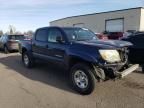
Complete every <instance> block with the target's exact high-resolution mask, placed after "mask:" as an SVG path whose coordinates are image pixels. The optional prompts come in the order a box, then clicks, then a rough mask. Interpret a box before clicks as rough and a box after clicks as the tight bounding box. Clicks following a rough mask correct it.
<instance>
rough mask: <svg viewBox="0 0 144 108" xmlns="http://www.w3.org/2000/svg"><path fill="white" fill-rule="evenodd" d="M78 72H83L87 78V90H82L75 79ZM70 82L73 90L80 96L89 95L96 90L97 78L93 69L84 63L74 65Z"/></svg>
mask: <svg viewBox="0 0 144 108" xmlns="http://www.w3.org/2000/svg"><path fill="white" fill-rule="evenodd" d="M78 70H80V71H82V72H83V73H84V74H85V75H86V76H87V79H88V84H87V86H86V87H85V88H80V87H79V86H78V84H77V83H76V81H75V78H74V77H75V74H76V73H77V71H78ZM70 82H71V85H72V87H73V89H75V90H76V91H77V92H79V93H80V94H83V95H88V94H90V93H92V92H93V90H94V88H95V83H96V78H95V76H94V74H93V69H91V68H90V67H89V66H88V65H86V64H84V63H78V64H76V65H74V66H73V67H72V69H71V72H70Z"/></svg>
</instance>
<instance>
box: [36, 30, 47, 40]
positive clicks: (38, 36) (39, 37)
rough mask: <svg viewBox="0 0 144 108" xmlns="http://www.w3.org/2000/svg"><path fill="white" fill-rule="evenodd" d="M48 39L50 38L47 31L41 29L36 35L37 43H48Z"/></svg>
mask: <svg viewBox="0 0 144 108" xmlns="http://www.w3.org/2000/svg"><path fill="white" fill-rule="evenodd" d="M47 38H48V33H47V29H40V30H38V31H37V33H36V40H37V41H42V42H47Z"/></svg>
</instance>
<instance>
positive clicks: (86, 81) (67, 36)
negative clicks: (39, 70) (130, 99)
mask: <svg viewBox="0 0 144 108" xmlns="http://www.w3.org/2000/svg"><path fill="white" fill-rule="evenodd" d="M131 45H132V44H131V43H129V42H124V41H118V40H117V41H113V40H99V39H97V38H96V36H95V34H94V33H93V32H91V31H90V30H88V29H84V28H76V27H75V28H72V27H63V28H60V27H45V28H40V29H38V30H37V31H36V33H35V35H34V37H33V39H32V40H31V41H21V42H20V44H19V48H20V53H21V54H22V62H23V63H24V65H25V66H26V67H28V68H30V67H32V66H33V65H34V63H35V61H36V60H37V59H39V60H42V61H44V60H45V61H47V62H53V63H55V64H59V65H60V66H62V67H64V68H65V69H67V70H68V71H69V74H70V78H69V80H70V82H71V84H72V87H73V88H74V89H75V90H76V91H78V92H79V93H81V94H90V93H91V92H92V91H93V90H94V88H95V83H96V81H95V80H103V81H104V80H106V79H108V78H109V79H110V78H111V79H115V78H122V77H124V76H126V75H128V74H130V73H131V72H133V71H135V70H136V69H137V68H138V65H131V66H130V65H129V64H128V62H127V60H128V58H127V55H128V54H127V52H128V50H127V47H129V46H131ZM56 67H57V65H56Z"/></svg>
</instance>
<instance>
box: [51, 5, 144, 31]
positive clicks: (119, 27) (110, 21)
mask: <svg viewBox="0 0 144 108" xmlns="http://www.w3.org/2000/svg"><path fill="white" fill-rule="evenodd" d="M50 26H61V27H66V26H68V27H72V26H73V27H86V28H88V29H90V30H92V31H94V32H103V31H110V32H115V31H116V32H117V31H121V32H124V31H127V30H137V31H144V8H143V7H138V8H130V9H123V10H116V11H110V12H101V13H93V14H87V15H80V16H72V17H67V18H63V19H59V20H55V21H52V22H50Z"/></svg>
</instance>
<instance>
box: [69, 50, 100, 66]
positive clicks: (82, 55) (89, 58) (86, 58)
mask: <svg viewBox="0 0 144 108" xmlns="http://www.w3.org/2000/svg"><path fill="white" fill-rule="evenodd" d="M69 57H70V58H78V59H81V60H83V61H87V62H91V63H95V64H97V63H98V58H99V56H98V55H93V54H88V53H84V52H75V53H71V54H70V55H69Z"/></svg>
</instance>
